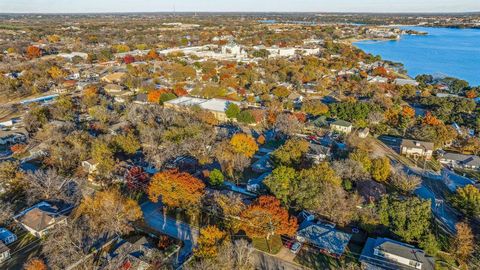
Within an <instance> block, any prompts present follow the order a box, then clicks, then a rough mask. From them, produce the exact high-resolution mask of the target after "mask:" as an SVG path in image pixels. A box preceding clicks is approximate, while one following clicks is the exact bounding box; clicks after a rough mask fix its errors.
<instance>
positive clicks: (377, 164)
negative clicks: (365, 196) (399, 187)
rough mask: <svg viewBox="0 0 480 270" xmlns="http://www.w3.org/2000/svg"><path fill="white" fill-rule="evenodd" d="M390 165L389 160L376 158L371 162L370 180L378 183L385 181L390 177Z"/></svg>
mask: <svg viewBox="0 0 480 270" xmlns="http://www.w3.org/2000/svg"><path fill="white" fill-rule="evenodd" d="M390 172H391V165H390V159H388V158H387V157H383V158H376V159H374V160H373V162H372V168H371V174H372V178H373V179H374V180H375V181H378V182H385V181H387V179H388V177H389V176H390Z"/></svg>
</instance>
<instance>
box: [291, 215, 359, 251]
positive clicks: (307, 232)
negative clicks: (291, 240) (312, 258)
mask: <svg viewBox="0 0 480 270" xmlns="http://www.w3.org/2000/svg"><path fill="white" fill-rule="evenodd" d="M297 236H300V237H302V238H304V239H305V240H307V242H309V243H311V244H314V245H315V246H317V247H318V248H321V249H324V250H327V251H328V252H330V253H333V254H337V255H342V254H343V253H344V252H345V249H346V248H347V245H348V242H349V241H350V238H352V235H351V234H349V233H345V232H341V231H338V230H336V229H335V228H332V227H331V226H327V225H326V224H322V223H318V224H317V223H314V222H311V221H308V220H306V221H304V222H303V223H302V224H301V225H300V229H299V230H298V231H297Z"/></svg>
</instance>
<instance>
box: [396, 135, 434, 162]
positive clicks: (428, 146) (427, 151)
mask: <svg viewBox="0 0 480 270" xmlns="http://www.w3.org/2000/svg"><path fill="white" fill-rule="evenodd" d="M433 150H434V144H433V143H432V142H422V141H416V140H408V139H402V143H401V144H400V154H402V155H405V156H407V157H413V158H415V159H418V158H425V159H427V160H428V159H431V158H432V155H433Z"/></svg>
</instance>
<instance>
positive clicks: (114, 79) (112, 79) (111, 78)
mask: <svg viewBox="0 0 480 270" xmlns="http://www.w3.org/2000/svg"><path fill="white" fill-rule="evenodd" d="M125 76H126V73H125V72H114V73H110V74H107V75H105V76H103V77H102V79H101V80H102V81H103V82H106V83H119V82H121V81H122V80H123V78H124V77H125Z"/></svg>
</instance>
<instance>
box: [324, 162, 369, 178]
mask: <svg viewBox="0 0 480 270" xmlns="http://www.w3.org/2000/svg"><path fill="white" fill-rule="evenodd" d="M332 168H333V169H334V170H335V172H336V173H337V175H338V176H340V178H342V179H344V180H351V181H354V182H356V181H362V180H368V179H370V175H369V173H368V172H367V171H365V169H364V168H363V166H362V164H361V163H360V162H358V161H356V160H352V159H345V160H339V161H334V162H333V163H332Z"/></svg>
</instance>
